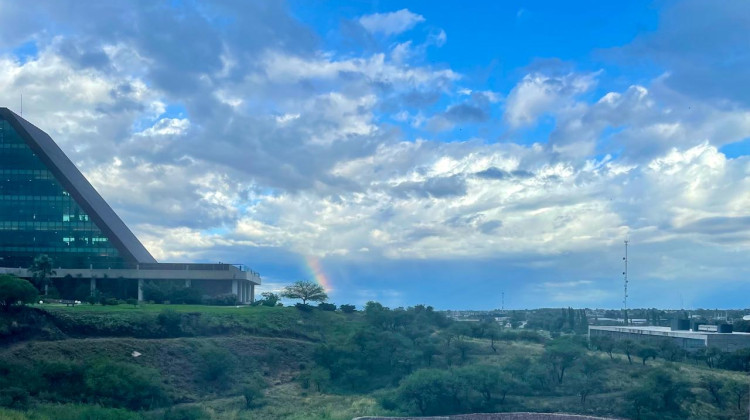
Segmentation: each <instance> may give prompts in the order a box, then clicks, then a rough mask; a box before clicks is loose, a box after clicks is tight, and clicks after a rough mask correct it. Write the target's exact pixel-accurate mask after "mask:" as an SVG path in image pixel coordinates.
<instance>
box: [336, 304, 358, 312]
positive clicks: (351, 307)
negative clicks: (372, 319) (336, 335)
mask: <svg viewBox="0 0 750 420" xmlns="http://www.w3.org/2000/svg"><path fill="white" fill-rule="evenodd" d="M339 309H341V312H343V313H345V314H350V313H352V312H354V311H356V310H357V307H356V306H354V305H341V306H339Z"/></svg>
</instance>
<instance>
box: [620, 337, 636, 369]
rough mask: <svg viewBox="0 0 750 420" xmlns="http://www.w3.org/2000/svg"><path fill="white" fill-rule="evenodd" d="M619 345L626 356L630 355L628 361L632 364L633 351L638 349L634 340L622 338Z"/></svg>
mask: <svg viewBox="0 0 750 420" xmlns="http://www.w3.org/2000/svg"><path fill="white" fill-rule="evenodd" d="M619 347H620V349H622V351H623V353H625V356H628V363H630V364H631V365H632V364H633V359H632V357H631V356H632V355H633V352H634V351H635V350H636V344H635V342H633V341H632V340H622V341H620V342H619Z"/></svg>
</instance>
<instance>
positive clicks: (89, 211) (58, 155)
mask: <svg viewBox="0 0 750 420" xmlns="http://www.w3.org/2000/svg"><path fill="white" fill-rule="evenodd" d="M4 111H5V112H0V265H2V266H4V267H28V266H29V265H31V263H32V261H33V260H34V257H35V256H37V255H40V254H46V255H48V256H50V257H51V258H52V260H53V261H54V263H55V266H56V267H63V268H87V267H95V268H124V267H126V266H128V265H132V264H133V263H139V262H143V263H153V262H156V260H154V258H153V257H152V256H151V255H150V254H149V253H148V251H147V250H146V249H145V248H144V247H143V245H141V244H140V242H139V241H138V239H137V238H135V236H134V235H133V234H132V233H131V232H130V230H128V229H127V227H125V224H124V223H123V222H122V221H121V220H120V219H119V218H118V217H117V216H116V215H115V214H114V211H112V209H111V208H109V206H108V205H107V204H106V203H105V202H104V200H103V199H102V198H101V196H99V194H98V193H96V191H95V190H94V188H93V187H92V186H91V185H90V184H89V183H88V181H86V179H85V178H84V177H83V175H82V174H81V173H80V172H79V171H78V169H77V168H75V166H74V165H73V163H72V162H71V161H70V160H69V159H68V158H67V157H66V156H65V155H64V154H63V153H62V151H61V150H60V149H59V148H58V147H57V145H56V144H54V142H52V140H51V139H50V138H49V136H47V135H46V134H44V133H43V132H41V130H38V129H37V130H28V129H27V128H29V127H24V125H30V124H28V123H26V124H24V122H25V121H22V120H21V119H20V117H17V116H15V114H13V113H12V112H10V111H8V110H4ZM14 117H16V118H14ZM34 134H36V135H34ZM45 140H47V141H45ZM76 184H77V185H76ZM76 187H78V188H76ZM81 187H83V188H81ZM87 196H88V197H87ZM95 203H96V204H98V205H99V207H100V208H98V209H97V208H96V206H93V205H92V204H95ZM102 213H104V214H106V213H109V216H110V219H114V220H110V222H115V223H111V225H107V222H108V220H106V217H102ZM112 216H114V218H113V217H112ZM117 222H119V223H117ZM118 230H119V231H120V232H118ZM118 233H120V234H123V235H125V236H128V237H127V238H117V237H115V235H117V234H118ZM128 241H129V242H130V245H131V247H134V248H136V249H134V250H129V249H127V244H126V242H128ZM139 257H140V258H139ZM127 263H130V264H127Z"/></svg>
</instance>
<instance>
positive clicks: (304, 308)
mask: <svg viewBox="0 0 750 420" xmlns="http://www.w3.org/2000/svg"><path fill="white" fill-rule="evenodd" d="M294 307H295V308H297V309H299V310H300V311H302V312H312V310H313V309H314V308H313V307H312V306H310V305H308V304H306V303H296V304H294Z"/></svg>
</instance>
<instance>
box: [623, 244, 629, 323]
mask: <svg viewBox="0 0 750 420" xmlns="http://www.w3.org/2000/svg"><path fill="white" fill-rule="evenodd" d="M628 242H629V241H628V240H627V239H625V256H624V257H622V260H623V262H625V271H623V272H622V276H623V279H624V281H625V285H624V292H625V293H624V294H623V297H622V310H623V313H624V315H625V317H624V318H625V324H627V323H628V319H627V316H628Z"/></svg>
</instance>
